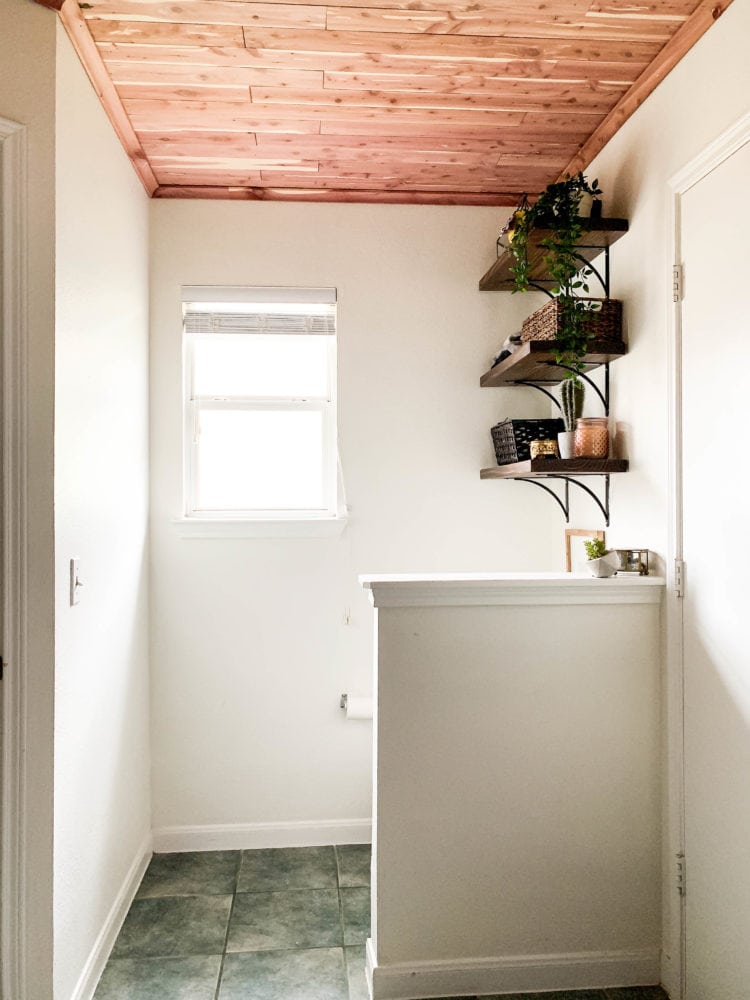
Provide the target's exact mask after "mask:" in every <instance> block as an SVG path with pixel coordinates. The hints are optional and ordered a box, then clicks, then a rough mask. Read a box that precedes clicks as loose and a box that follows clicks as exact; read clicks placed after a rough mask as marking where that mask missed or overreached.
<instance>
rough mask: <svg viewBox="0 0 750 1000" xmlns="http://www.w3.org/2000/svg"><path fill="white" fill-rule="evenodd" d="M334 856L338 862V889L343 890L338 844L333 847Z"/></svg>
mask: <svg viewBox="0 0 750 1000" xmlns="http://www.w3.org/2000/svg"><path fill="white" fill-rule="evenodd" d="M333 856H334V858H335V860H336V888H337V889H340V888H341V865H340V864H339V849H338V846H337V845H336V844H334V845H333Z"/></svg>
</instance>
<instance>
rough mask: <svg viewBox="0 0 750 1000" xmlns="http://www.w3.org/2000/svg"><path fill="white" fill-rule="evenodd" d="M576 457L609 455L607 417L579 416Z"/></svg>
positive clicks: (577, 421)
mask: <svg viewBox="0 0 750 1000" xmlns="http://www.w3.org/2000/svg"><path fill="white" fill-rule="evenodd" d="M575 454H576V458H608V457H609V420H608V419H607V417H579V418H578V420H576V437H575Z"/></svg>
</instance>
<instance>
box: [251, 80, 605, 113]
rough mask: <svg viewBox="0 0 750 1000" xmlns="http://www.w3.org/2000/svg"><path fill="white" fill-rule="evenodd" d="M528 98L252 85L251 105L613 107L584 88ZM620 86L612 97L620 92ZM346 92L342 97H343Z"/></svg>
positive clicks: (527, 94) (311, 108)
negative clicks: (310, 89)
mask: <svg viewBox="0 0 750 1000" xmlns="http://www.w3.org/2000/svg"><path fill="white" fill-rule="evenodd" d="M540 89H541V90H542V93H541V95H540V96H533V95H534V93H535V91H534V89H533V88H524V90H519V91H516V90H511V89H506V90H505V91H504V92H502V93H495V92H493V93H490V94H466V95H462V94H449V95H444V94H423V93H412V92H409V91H399V92H392V93H384V92H381V91H372V90H366V91H358V90H357V91H354V90H350V91H335V90H322V91H304V90H285V89H282V88H280V87H251V88H250V93H251V95H252V102H253V107H257V106H260V105H265V106H278V105H293V106H294V107H295V109H297V111H298V112H299V113H303V114H307V113H308V112H309V113H310V114H316V115H317V114H319V113H325V112H326V111H327V110H330V109H331V108H334V109H338V110H342V111H347V112H349V111H352V110H357V109H359V108H367V109H369V108H376V109H378V110H379V111H381V112H383V113H390V112H392V111H401V110H404V111H406V110H409V111H412V110H417V111H425V112H429V113H435V112H444V111H448V112H455V111H470V112H474V113H480V112H491V113H514V112H515V113H518V112H524V113H525V112H527V111H537V112H543V113H547V112H549V113H557V114H568V113H571V114H575V113H579V112H583V113H591V114H596V113H599V114H601V115H604V114H606V113H607V111H608V110H609V108H611V107H612V103H613V99H614V97H613V96H610V95H608V94H606V93H605V94H599V93H597V92H595V91H591V90H589V89H584V88H579V89H578V90H574V89H573V88H570V89H569V90H567V89H565V90H560V88H557V87H554V85H553V88H552V90H546V89H544V88H543V87H542V85H540ZM621 92H622V88H619V89H617V90H616V91H615V93H621ZM344 94H345V96H343V95H344Z"/></svg>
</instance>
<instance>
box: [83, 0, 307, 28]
mask: <svg viewBox="0 0 750 1000" xmlns="http://www.w3.org/2000/svg"><path fill="white" fill-rule="evenodd" d="M83 14H84V17H85V18H86V20H88V21H93V20H111V21H155V22H168V23H173V24H224V25H233V26H234V25H238V24H255V25H261V26H265V27H271V28H276V27H279V28H280V27H284V26H287V27H300V28H301V27H308V28H325V26H326V11H325V7H324V6H320V5H315V4H296V3H253V2H251V0H230V2H227V0H182V2H181V3H163V2H160V0H88V2H87V6H86V8H85V9H84V11H83Z"/></svg>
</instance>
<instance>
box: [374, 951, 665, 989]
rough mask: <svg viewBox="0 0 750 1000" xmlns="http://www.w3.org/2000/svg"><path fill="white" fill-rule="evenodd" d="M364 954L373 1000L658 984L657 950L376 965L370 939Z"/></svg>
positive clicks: (513, 956) (514, 956)
mask: <svg viewBox="0 0 750 1000" xmlns="http://www.w3.org/2000/svg"><path fill="white" fill-rule="evenodd" d="M366 956H367V966H366V976H367V982H368V985H369V988H370V991H371V993H370V995H371V997H373V998H374V1000H412V998H419V997H441V996H450V997H455V996H466V995H473V996H475V995H482V994H496V993H536V992H544V991H546V990H576V989H597V988H598V989H602V988H604V987H607V986H651V985H653V984H655V983H658V982H659V951H658V949H657V948H654V949H653V950H651V949H644V950H639V951H613V952H580V953H576V954H571V955H511V956H507V957H506V956H503V957H496V958H476V959H474V958H472V959H455V960H454V961H440V962H437V961H435V962H410V963H408V964H398V965H378V964H377V963H376V961H375V956H374V954H373V949H372V941H371V940H370V941H368V942H367V948H366Z"/></svg>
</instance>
